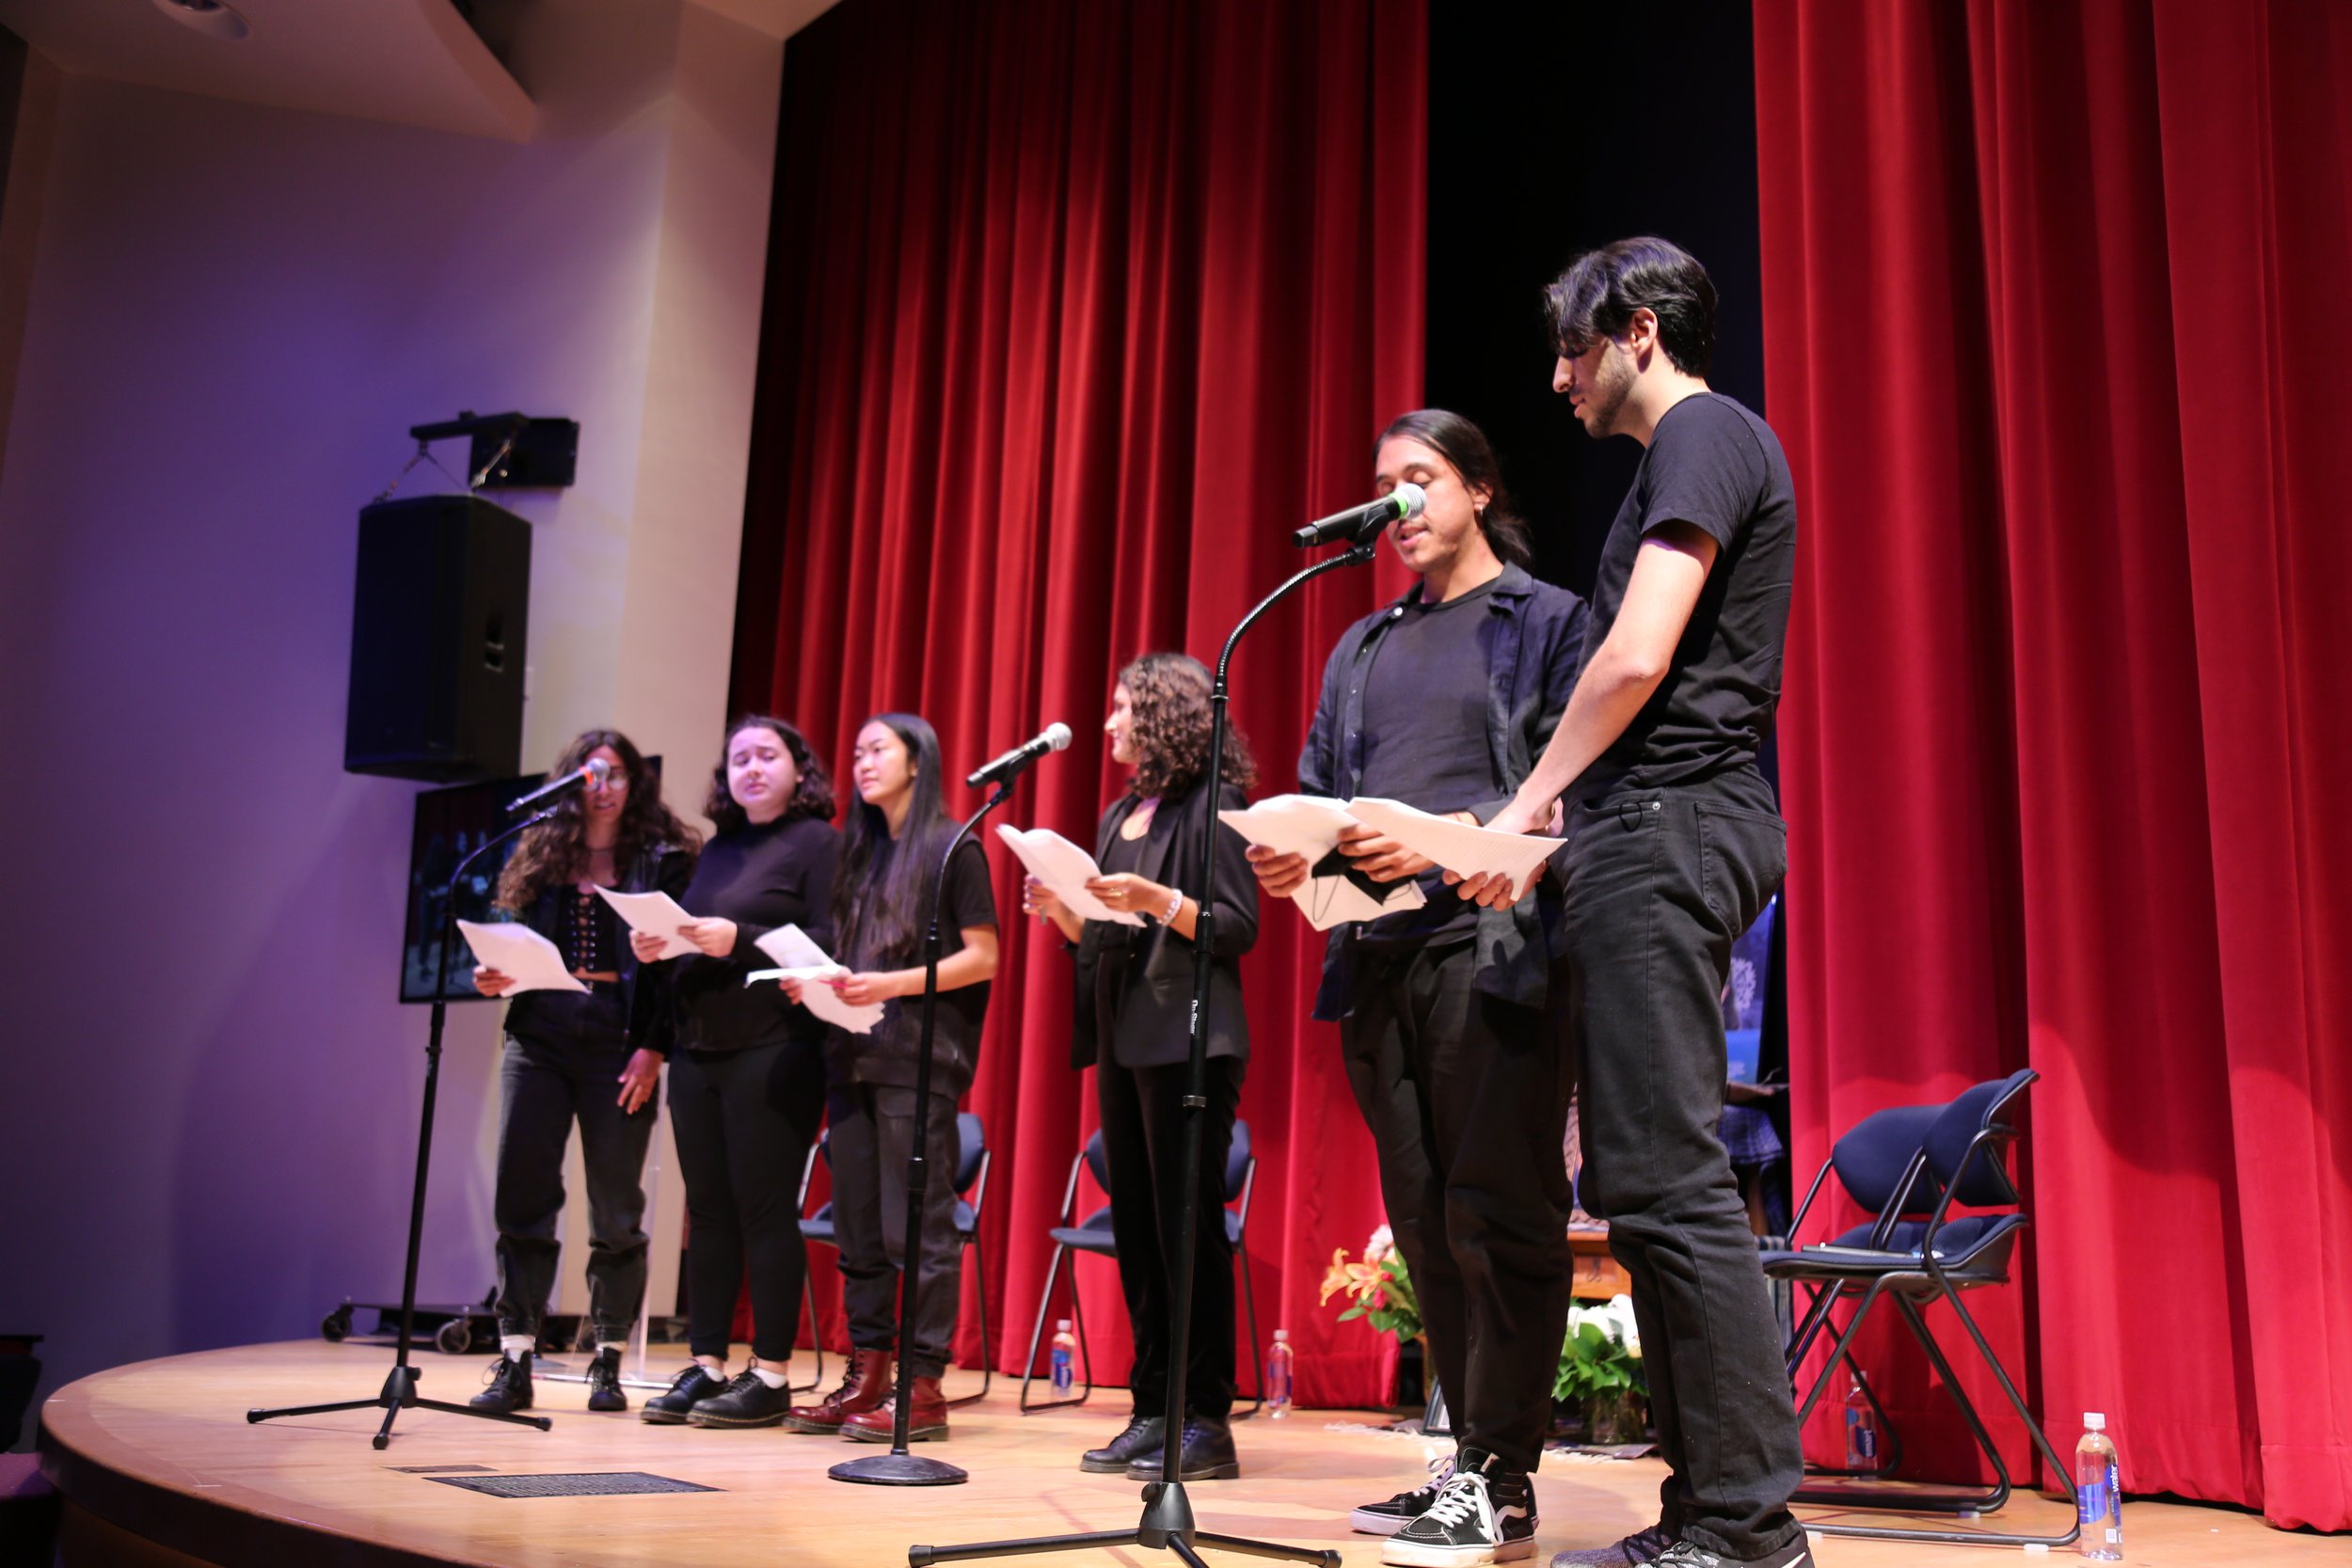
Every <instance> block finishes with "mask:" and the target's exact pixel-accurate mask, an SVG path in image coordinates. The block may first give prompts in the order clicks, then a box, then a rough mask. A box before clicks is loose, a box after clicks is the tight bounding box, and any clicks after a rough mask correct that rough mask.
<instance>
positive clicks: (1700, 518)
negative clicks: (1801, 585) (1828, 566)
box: [1575, 392, 1797, 800]
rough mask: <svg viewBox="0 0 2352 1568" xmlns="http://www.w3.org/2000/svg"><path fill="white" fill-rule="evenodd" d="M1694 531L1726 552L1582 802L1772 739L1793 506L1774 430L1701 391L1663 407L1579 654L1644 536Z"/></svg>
mask: <svg viewBox="0 0 2352 1568" xmlns="http://www.w3.org/2000/svg"><path fill="white" fill-rule="evenodd" d="M1676 522H1681V523H1689V524H1691V525H1692V526H1693V527H1695V528H1697V529H1699V530H1701V531H1704V532H1705V533H1707V534H1708V537H1710V538H1712V539H1713V540H1714V541H1715V543H1716V545H1717V546H1718V547H1719V550H1720V553H1719V554H1718V555H1717V557H1716V559H1715V564H1714V567H1713V569H1712V570H1710V571H1709V572H1708V575H1707V586H1706V587H1705V588H1704V589H1702V590H1701V591H1700V593H1699V600H1698V604H1697V606H1696V608H1694V609H1693V610H1692V612H1691V623H1690V625H1689V626H1687V627H1686V628H1684V631H1683V634H1682V641H1681V643H1680V645H1679V646H1678V647H1677V648H1676V650H1675V657H1674V662H1673V664H1672V666H1671V667H1670V668H1669V669H1668V670H1667V672H1666V678H1665V679H1664V680H1663V681H1661V683H1660V684H1659V688H1658V689H1657V691H1656V692H1655V693H1653V694H1652V695H1651V697H1650V700H1649V701H1648V702H1647V703H1646V704H1645V705H1643V707H1642V711H1641V712H1640V713H1638V714H1636V715H1635V716H1634V719H1633V722H1632V723H1630V724H1629V725H1627V726H1626V731H1625V734H1623V735H1622V736H1618V737H1617V741H1616V743H1615V744H1614V745H1613V746H1611V747H1610V748H1609V750H1608V751H1607V752H1605V753H1604V754H1603V755H1602V756H1601V758H1600V759H1599V760H1598V761H1597V762H1596V763H1594V764H1593V766H1592V767H1591V768H1587V769H1586V770H1585V773H1584V776H1583V778H1582V779H1581V780H1579V781H1578V783H1577V784H1576V785H1575V790H1576V794H1577V796H1578V798H1579V799H1581V800H1595V799H1597V798H1599V797H1600V796H1602V795H1605V794H1608V793H1611V792H1613V791H1617V790H1622V789H1652V788H1658V787H1661V786H1665V785H1672V784H1697V783H1700V782H1703V781H1705V780H1707V779H1710V778H1713V777H1714V776H1716V775H1717V774H1719V773H1723V772H1724V771H1726V770H1728V769H1730V768H1739V767H1742V766H1745V765H1747V764H1749V763H1751V762H1753V761H1754V760H1755V757H1756V752H1757V750H1758V749H1759V748H1760V747H1761V746H1762V745H1763V744H1764V740H1765V737H1766V736H1769V735H1771V734H1772V714H1773V709H1774V707H1775V706H1776V705H1778V703H1779V701H1780V665H1781V649H1782V645H1783V643H1784V641H1786V638H1787V634H1788V594H1789V587H1790V583H1791V581H1792V580H1793V578H1794V575H1795V567H1796V544H1797V499H1796V490H1795V487H1794V485H1793V484H1792V483H1790V480H1789V477H1788V458H1787V457H1786V456H1784V455H1783V454H1782V452H1781V450H1780V440H1779V438H1778V437H1777V436H1774V435H1773V434H1772V428H1771V427H1770V426H1769V425H1767V424H1765V422H1764V421H1763V420H1759V419H1757V418H1756V416H1755V415H1754V414H1753V413H1750V412H1749V411H1748V410H1747V409H1746V408H1744V407H1742V406H1740V404H1738V403H1736V402H1734V401H1733V400H1732V399H1730V398H1727V397H1724V396H1723V395H1722V394H1721V393H1718V392H1702V393H1700V394H1698V395H1696V396H1693V397H1688V398H1685V399H1683V400H1682V401H1681V402H1680V403H1677V404H1675V405H1674V406H1673V407H1672V408H1670V409H1668V410H1667V411H1666V414H1665V417H1664V418H1663V419H1661V420H1659V421H1658V429H1657V431H1656V432H1655V434H1653V435H1652V436H1651V437H1650V444H1649V450H1648V451H1645V452H1644V453H1643V454H1642V466H1641V467H1640V468H1639V469H1638V470H1636V472H1635V474H1634V476H1633V487H1632V489H1630V490H1629V491H1628V492H1627V493H1626V498H1625V504H1624V505H1622V506H1620V507H1619V508H1618V509H1617V520H1616V521H1615V523H1614V524H1613V525H1612V526H1611V528H1610V531H1609V541H1608V543H1607V544H1606V545H1605V546H1602V549H1601V556H1600V574H1599V578H1598V579H1597V581H1596V583H1595V585H1594V589H1593V616H1592V624H1591V626H1590V628H1589V630H1588V631H1587V633H1586V637H1585V642H1584V658H1585V664H1586V667H1587V668H1589V667H1590V665H1591V661H1592V657H1593V654H1594V652H1595V651H1596V650H1597V649H1598V648H1599V647H1600V645H1601V643H1602V642H1603V641H1605V640H1606V639H1607V638H1608V636H1609V629H1610V627H1612V626H1615V625H1616V621H1617V611H1618V610H1620V609H1621V608H1622V607H1623V606H1624V604H1625V590H1626V584H1627V583H1628V582H1629V581H1630V580H1631V578H1632V576H1633V563H1634V561H1635V559H1636V558H1637V557H1638V556H1639V554H1640V552H1641V548H1642V541H1643V540H1644V539H1645V537H1647V536H1648V535H1649V534H1650V533H1651V532H1653V531H1656V530H1657V529H1659V528H1661V527H1663V526H1664V525H1666V524H1668V523H1676Z"/></svg>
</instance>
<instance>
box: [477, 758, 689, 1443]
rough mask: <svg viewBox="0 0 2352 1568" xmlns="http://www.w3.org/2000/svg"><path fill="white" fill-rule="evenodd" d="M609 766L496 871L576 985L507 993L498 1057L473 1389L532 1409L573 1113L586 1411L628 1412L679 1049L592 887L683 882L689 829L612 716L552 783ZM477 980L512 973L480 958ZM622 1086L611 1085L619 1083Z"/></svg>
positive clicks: (504, 906) (505, 904)
mask: <svg viewBox="0 0 2352 1568" xmlns="http://www.w3.org/2000/svg"><path fill="white" fill-rule="evenodd" d="M597 763H601V764H603V765H604V766H603V768H602V771H601V772H600V773H599V774H597V775H596V777H595V778H594V779H593V780H592V781H591V782H590V783H589V784H587V785H586V786H585V787H584V788H581V789H578V790H574V791H572V792H571V793H569V794H567V795H565V796H564V798H563V799H562V800H560V801H558V802H557V804H556V806H555V808H554V812H555V814H554V816H552V817H550V818H549V819H548V821H545V822H542V823H540V824H539V825H538V826H536V827H534V828H531V829H528V830H526V831H525V832H524V833H523V835H522V837H521V838H520V839H519V840H517V841H516V846H515V852H514V854H513V855H512V856H511V857H509V859H508V860H507V863H506V867H505V869H504V870H503V871H502V872H501V873H500V875H499V884H498V894H497V899H496V902H497V905H498V908H499V909H500V910H501V911H504V912H505V913H506V914H508V915H509V916H511V917H512V918H514V919H516V920H519V921H521V922H522V923H523V924H525V925H527V926H529V927H531V928H532V930H534V931H537V932H538V933H539V934H540V935H541V936H543V937H546V938H547V939H548V941H550V942H554V943H555V945H556V947H557V948H558V949H559V950H560V951H561V952H562V953H563V955H564V968H566V969H568V970H570V971H571V972H572V975H573V977H574V978H575V979H577V980H579V981H580V984H581V985H583V986H585V987H586V988H587V990H584V991H563V990H533V991H526V992H524V993H523V994H522V995H520V996H517V997H516V998H515V1000H514V1001H513V1002H512V1003H510V1004H508V1006H507V1009H506V1048H505V1051H504V1053H503V1054H502V1055H501V1058H500V1062H499V1149H498V1185H497V1187H496V1189H495V1192H494V1196H493V1197H492V1199H491V1212H492V1214H493V1216H494V1217H495V1218H496V1220H497V1222H498V1279H499V1293H498V1317H499V1348H500V1350H501V1355H500V1356H499V1359H498V1362H497V1364H496V1365H495V1366H493V1367H492V1368H491V1369H490V1374H489V1379H488V1381H489V1386H488V1387H487V1388H485V1389H484V1390H483V1391H482V1392H481V1393H479V1394H477V1395H475V1396H474V1398H473V1401H472V1402H473V1403H474V1404H475V1405H476V1406H478V1407H480V1408H482V1409H485V1410H497V1411H502V1412H513V1411H516V1410H528V1409H529V1408H531V1400H532V1389H531V1360H532V1353H533V1351H534V1350H535V1348H536V1347H537V1345H538V1340H539V1333H540V1329H541V1327H542V1326H543V1320H544V1318H545V1315H546V1313H547V1307H548V1296H549V1295H550V1294H552V1293H553V1291H554V1290H555V1266H556V1257H557V1252H558V1248H557V1243H556V1227H557V1224H558V1222H559V1220H560V1219H561V1217H562V1215H563V1212H564V1144H565V1143H566V1142H567V1141H568V1140H569V1139H570V1137H571V1131H572V1124H573V1123H574V1122H578V1123H579V1124H580V1157H581V1164H582V1166H583V1167H584V1171H585V1174H586V1178H587V1186H588V1325H589V1331H590V1333H591V1334H592V1335H593V1336H594V1338H595V1340H596V1354H595V1356H594V1357H593V1358H592V1359H591V1360H590V1361H589V1363H588V1408H589V1409H591V1410H596V1411H614V1410H627V1409H628V1396H627V1395H625V1394H623V1393H622V1392H621V1347H622V1345H623V1344H624V1343H625V1342H626V1341H627V1340H628V1334H629V1329H630V1327H631V1325H633V1324H634V1323H636V1322H637V1315H638V1312H639V1310H640V1308H642V1307H643V1306H644V1299H645V1251H646V1245H647V1242H646V1237H645V1231H644V1218H645V1189H644V1181H643V1177H644V1169H645V1148H646V1144H647V1142H648V1141H649V1140H650V1139H651V1138H652V1136H653V1123H654V1109H653V1097H654V1091H655V1089H656V1088H657V1087H658V1086H659V1085H660V1081H661V1058H662V1056H663V1054H664V1053H667V1052H668V1051H669V1049H670V1041H671V1015H670V1004H669V997H668V994H667V990H666V986H665V984H664V976H663V975H662V974H661V973H660V971H659V970H655V969H647V968H644V967H642V966H641V965H640V964H639V963H638V961H637V959H636V957H635V955H633V954H632V953H631V952H630V951H629V946H628V942H627V941H626V940H624V939H625V937H626V934H627V928H626V927H623V926H622V924H621V922H620V919H619V917H618V916H616V915H614V914H613V912H612V906H610V905H609V904H607V903H606V902H605V901H604V900H603V899H602V898H601V897H599V896H598V895H597V893H596V889H598V888H600V887H603V888H612V889H615V890H617V891H620V892H624V893H645V892H651V891H655V890H660V891H661V892H664V893H668V894H670V895H673V896H675V895H677V894H679V893H681V892H683V891H684V890H685V887H686V882H687V879H688V877H689V876H691V873H692V870H693V865H694V847H695V844H696V842H697V835H696V834H695V832H694V831H693V830H692V829H691V828H689V827H687V826H686V824H685V823H683V822H680V821H679V820H678V819H677V816H676V815H675V813H673V812H672V811H671V810H670V808H669V807H668V806H666V805H664V804H662V801H661V780H660V776H659V775H657V774H656V773H655V772H654V770H653V768H651V767H650V766H649V765H648V764H647V763H646V761H645V759H644V756H643V755H642V754H641V753H640V752H638V750H637V748H636V747H635V746H633V745H631V744H630V743H629V739H628V736H625V735H623V734H622V733H621V732H620V731H618V730H601V729H600V730H589V731H586V732H584V733H582V734H580V735H578V736H574V737H573V739H572V743H571V744H570V745H568V746H566V747H564V754H563V755H562V756H561V757H558V758H557V759H556V763H555V766H554V768H551V769H549V770H548V778H549V779H550V780H553V779H559V778H564V777H566V776H568V775H571V774H576V773H578V772H580V770H581V769H582V768H591V767H593V766H594V765H596V764H597ZM473 983H474V989H475V990H479V991H480V992H481V993H482V994H483V995H485V996H501V995H503V994H505V992H506V990H508V988H509V987H511V986H512V985H513V984H514V983H515V982H514V977H513V976H512V975H508V974H501V973H499V972H498V971H497V970H495V969H477V970H475V971H474V975H473ZM616 1085H617V1087H616Z"/></svg>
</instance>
